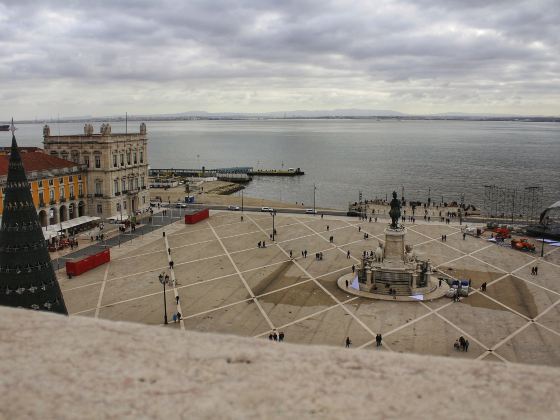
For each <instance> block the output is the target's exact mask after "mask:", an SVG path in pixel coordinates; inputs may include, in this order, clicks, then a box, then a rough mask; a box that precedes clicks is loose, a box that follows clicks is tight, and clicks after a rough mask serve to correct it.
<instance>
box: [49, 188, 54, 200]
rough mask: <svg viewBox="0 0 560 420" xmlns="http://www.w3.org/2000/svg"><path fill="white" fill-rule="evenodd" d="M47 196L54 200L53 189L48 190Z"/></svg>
mask: <svg viewBox="0 0 560 420" xmlns="http://www.w3.org/2000/svg"><path fill="white" fill-rule="evenodd" d="M49 198H50V200H51V201H54V190H49Z"/></svg>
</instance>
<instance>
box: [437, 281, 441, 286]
mask: <svg viewBox="0 0 560 420" xmlns="http://www.w3.org/2000/svg"><path fill="white" fill-rule="evenodd" d="M438 287H441V279H439V286H438Z"/></svg>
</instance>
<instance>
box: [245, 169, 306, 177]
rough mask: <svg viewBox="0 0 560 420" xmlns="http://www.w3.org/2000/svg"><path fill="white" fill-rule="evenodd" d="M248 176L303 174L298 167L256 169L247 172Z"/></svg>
mask: <svg viewBox="0 0 560 420" xmlns="http://www.w3.org/2000/svg"><path fill="white" fill-rule="evenodd" d="M248 175H249V176H300V175H305V172H303V171H302V170H301V169H300V168H297V169H288V170H284V169H257V170H256V171H250V172H248Z"/></svg>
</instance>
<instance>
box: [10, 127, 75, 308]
mask: <svg viewBox="0 0 560 420" xmlns="http://www.w3.org/2000/svg"><path fill="white" fill-rule="evenodd" d="M4 192H5V196H4V212H3V214H2V225H1V227H0V305H5V306H14V307H22V308H29V309H37V310H43V311H51V312H58V313H61V314H68V311H67V310H66V305H65V304H64V299H63V297H62V292H61V291H60V286H59V285H58V281H57V279H56V275H55V273H54V269H53V266H52V263H51V257H50V255H49V251H48V249H47V244H46V241H45V238H44V236H43V232H42V230H41V225H40V223H39V217H38V216H37V211H36V210H35V205H34V204H33V198H32V196H31V188H30V185H29V183H28V182H27V177H26V175H25V170H24V168H23V164H22V162H21V156H20V153H19V150H18V145H17V142H16V137H15V135H14V128H13V124H12V148H11V152H10V160H9V164H8V180H7V183H6V186H5V187H4Z"/></svg>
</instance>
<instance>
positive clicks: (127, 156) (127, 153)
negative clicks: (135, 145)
mask: <svg viewBox="0 0 560 420" xmlns="http://www.w3.org/2000/svg"><path fill="white" fill-rule="evenodd" d="M126 164H127V165H130V150H128V151H127V152H126Z"/></svg>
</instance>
